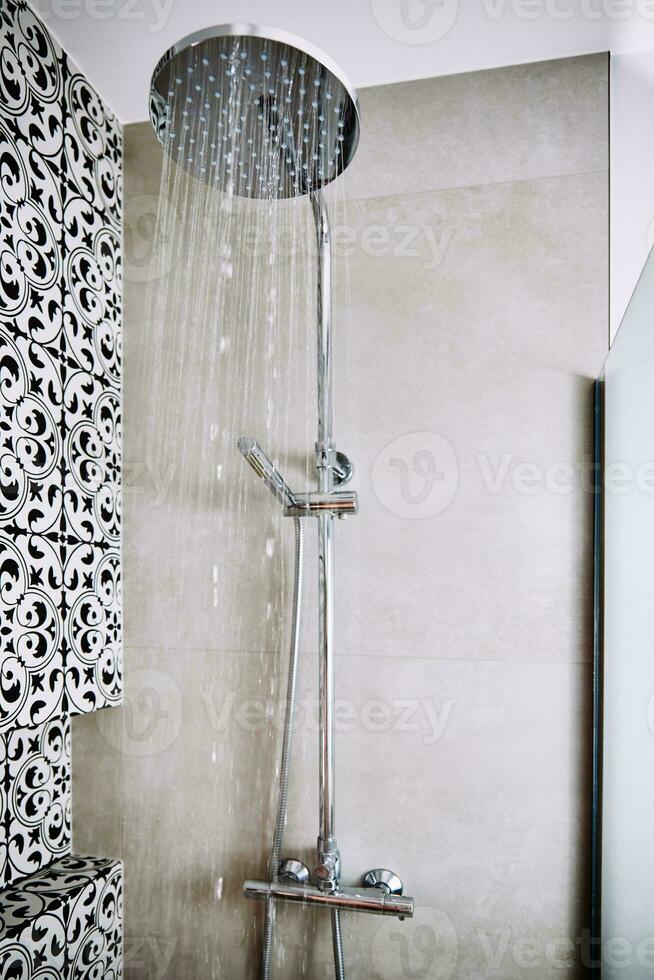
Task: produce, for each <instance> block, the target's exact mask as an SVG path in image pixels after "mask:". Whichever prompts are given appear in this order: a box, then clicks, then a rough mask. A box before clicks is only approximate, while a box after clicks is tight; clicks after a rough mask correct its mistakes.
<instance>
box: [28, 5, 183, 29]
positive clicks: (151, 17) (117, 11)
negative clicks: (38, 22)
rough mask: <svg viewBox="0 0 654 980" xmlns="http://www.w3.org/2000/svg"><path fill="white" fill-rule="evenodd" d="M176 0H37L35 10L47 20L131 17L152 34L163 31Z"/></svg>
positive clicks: (126, 18)
mask: <svg viewBox="0 0 654 980" xmlns="http://www.w3.org/2000/svg"><path fill="white" fill-rule="evenodd" d="M175 2H176V0H35V3H33V4H32V6H33V7H34V11H35V13H37V14H38V16H39V17H40V18H41V19H42V20H44V21H47V20H77V19H78V18H80V17H88V18H90V19H91V20H99V21H100V20H113V19H114V18H115V19H116V20H129V21H141V22H145V24H146V25H147V29H148V31H149V32H150V33H151V34H156V33H158V32H159V31H162V30H163V29H164V27H165V26H166V24H167V23H168V19H169V17H170V14H171V12H172V9H173V7H174V5H175Z"/></svg>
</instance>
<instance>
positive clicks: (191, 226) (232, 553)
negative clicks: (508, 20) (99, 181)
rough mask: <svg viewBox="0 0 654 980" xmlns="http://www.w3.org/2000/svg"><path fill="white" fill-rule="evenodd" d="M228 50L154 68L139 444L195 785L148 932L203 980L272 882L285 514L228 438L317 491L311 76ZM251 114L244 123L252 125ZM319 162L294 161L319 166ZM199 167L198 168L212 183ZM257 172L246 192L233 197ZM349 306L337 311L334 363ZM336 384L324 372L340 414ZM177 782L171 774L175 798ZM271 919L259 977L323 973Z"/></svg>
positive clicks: (297, 915) (309, 781) (288, 539)
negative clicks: (155, 174)
mask: <svg viewBox="0 0 654 980" xmlns="http://www.w3.org/2000/svg"><path fill="white" fill-rule="evenodd" d="M241 42H242V39H238V38H235V39H233V42H232V47H231V50H230V52H229V53H228V54H227V57H226V58H225V59H223V60H225V61H226V68H225V70H224V71H223V72H222V73H221V74H220V75H216V74H213V73H212V72H210V71H203V72H200V73H197V72H194V71H192V70H189V71H188V72H187V73H185V74H184V75H183V76H182V75H179V76H176V77H175V78H174V79H171V87H170V91H169V93H168V105H167V112H166V115H167V118H169V119H177V120H180V119H182V120H185V122H183V124H182V127H181V131H178V132H172V130H171V131H169V132H167V133H166V138H167V139H169V140H171V141H173V143H174V152H173V153H172V154H171V155H169V154H168V153H162V155H161V167H162V169H161V183H160V192H159V199H158V214H157V228H156V241H157V249H156V254H157V256H158V259H157V261H158V268H157V269H156V270H155V272H154V275H153V277H152V282H151V285H150V288H149V290H148V297H147V305H146V315H145V322H144V324H143V325H142V332H143V341H142V350H144V351H145V352H146V356H145V357H143V377H142V388H143V411H144V415H143V417H144V420H145V421H144V423H143V431H142V433H140V435H139V439H140V441H141V442H142V445H143V454H144V458H145V467H146V470H147V472H148V474H149V482H150V485H151V487H152V488H153V494H152V503H151V506H152V513H153V518H152V519H153V521H154V524H155V527H156V528H157V533H158V535H159V536H160V540H161V541H165V547H162V548H161V549H160V550H159V551H158V553H159V554H160V555H163V557H162V558H160V560H159V561H158V562H157V567H156V569H154V573H153V574H154V576H155V579H156V581H154V582H153V583H151V587H152V590H153V594H155V595H159V596H161V595H164V596H165V608H166V613H165V617H164V621H162V622H159V623H155V624H154V626H153V628H154V629H155V631H156V632H157V633H158V635H159V636H161V637H163V638H164V640H163V641H162V646H163V647H164V648H165V650H166V651H167V652H168V659H166V661H165V663H166V665H167V666H166V669H167V670H173V671H174V673H175V677H174V680H175V683H176V684H177V685H178V687H179V688H180V690H181V697H182V701H183V706H184V718H183V724H182V726H181V731H180V733H179V736H178V739H177V743H176V745H175V747H174V753H175V754H174V764H175V765H180V766H184V767H187V768H189V769H190V770H191V776H193V774H195V773H197V779H196V780H195V782H194V780H193V778H191V779H190V781H189V778H188V776H189V774H188V772H187V773H186V779H185V785H186V786H188V785H189V784H190V785H194V786H195V795H194V796H193V798H191V799H188V800H186V818H185V819H186V826H185V827H184V833H183V834H180V835H179V837H178V843H177V845H176V846H177V847H178V848H179V853H178V854H177V855H176V858H175V860H174V862H173V864H174V867H175V869H176V872H175V874H174V875H171V876H170V877H168V878H167V877H166V874H165V872H161V873H160V876H159V882H160V889H161V892H162V893H161V894H160V895H159V897H158V898H157V901H159V902H160V905H161V909H162V916H163V917H164V918H165V919H166V920H167V922H166V923H165V924H164V928H165V930H167V931H168V933H169V934H170V935H174V936H176V937H177V944H178V949H177V952H176V954H175V955H176V956H177V957H179V961H178V966H177V968H176V969H177V973H175V975H186V976H199V975H200V973H198V972H197V971H198V969H199V967H200V966H202V968H203V973H202V975H203V976H207V977H208V976H210V977H216V978H218V977H221V978H223V977H224V978H227V977H229V978H232V977H233V978H236V977H239V978H247V977H252V978H254V977H256V976H257V975H258V969H259V950H260V944H261V926H262V913H263V908H262V907H261V906H259V905H257V904H251V903H247V902H246V901H245V900H244V899H243V898H242V896H241V885H242V882H243V879H244V878H245V877H250V876H265V875H266V873H267V861H268V855H269V849H270V841H271V834H272V827H273V822H274V808H275V804H276V792H277V776H278V772H279V762H280V745H281V724H282V719H283V707H284V705H283V702H284V697H285V689H284V685H285V680H286V670H287V658H288V639H289V627H290V605H289V604H290V601H291V589H292V574H293V569H292V555H293V526H292V522H291V521H290V520H289V519H288V518H284V517H283V516H282V514H281V509H280V507H279V505H278V504H277V503H276V501H275V500H274V499H273V498H272V496H271V495H270V494H269V493H267V492H266V490H265V488H264V487H263V485H262V484H261V483H260V482H259V481H257V480H256V479H255V478H254V477H253V474H252V472H251V471H250V470H249V468H248V467H247V466H246V464H245V463H244V461H243V460H242V458H241V455H240V453H239V452H238V450H237V440H238V438H239V437H240V436H242V435H248V436H253V437H254V438H256V439H257V440H258V441H259V442H260V444H261V445H262V446H263V447H264V449H265V450H266V451H267V453H268V454H269V455H270V456H271V458H272V459H273V460H275V462H276V463H277V464H278V466H279V468H280V470H281V472H282V473H283V474H284V475H285V477H286V479H287V480H288V482H289V483H290V484H291V486H292V487H293V489H294V490H302V491H304V490H307V491H308V490H313V489H314V488H315V485H316V484H315V471H314V456H313V446H314V443H315V440H316V413H317V409H316V399H317V394H316V357H317V354H316V274H317V267H316V254H315V229H314V222H313V216H312V213H311V207H310V203H309V198H308V196H307V195H306V194H303V193H302V179H306V174H307V172H308V170H309V166H308V165H307V166H306V167H305V171H304V174H305V177H304V178H303V176H302V167H303V162H302V161H303V159H304V157H303V143H304V140H305V135H304V134H306V133H307V130H308V128H310V127H313V126H325V125H327V123H326V122H325V120H324V119H322V120H321V119H320V118H318V116H317V115H316V113H315V112H314V113H313V114H312V113H311V111H310V109H311V101H312V98H313V90H314V83H316V84H315V87H318V85H319V84H320V80H319V79H314V78H313V77H309V74H308V73H307V72H306V70H305V69H304V67H303V66H304V64H305V63H306V62H305V61H303V56H300V55H299V52H295V54H293V53H292V52H293V49H291V54H290V55H289V58H288V63H287V64H282V67H283V68H284V71H283V72H280V71H277V72H275V77H274V78H273V80H272V82H271V84H270V86H269V88H268V89H266V88H265V85H266V66H265V64H264V65H263V66H262V65H259V66H257V71H256V72H253V70H252V66H251V65H250V64H249V60H248V57H247V52H246V51H245V49H244V48H243V46H242V43H241ZM205 67H206V66H205ZM253 77H254V78H255V81H252V79H253ZM262 79H263V81H262ZM262 86H263V87H262ZM298 88H302V89H304V90H305V91H306V102H307V109H308V111H307V120H306V121H303V120H302V117H301V116H300V118H299V120H295V121H294V124H293V125H291V124H290V123H285V122H284V121H283V120H282V122H281V123H280V124H278V125H277V126H276V127H273V129H274V132H271V129H270V113H271V111H272V110H273V109H274V111H275V112H276V113H279V114H280V115H282V116H283V110H284V106H285V105H286V104H287V100H289V98H293V99H296V98H297V91H295V90H297V89H298ZM291 92H293V93H294V94H293V95H291V96H290V97H289V93H291ZM263 97H265V98H266V99H267V101H265V104H264V101H263ZM216 104H218V105H219V106H220V113H221V114H222V115H223V117H224V119H225V126H224V128H225V130H226V132H228V134H229V135H228V136H227V137H226V138H225V140H224V141H222V140H221V141H220V142H219V143H211V144H210V143H208V136H207V132H208V130H207V128H206V115H205V110H206V112H207V113H208V112H209V111H210V110H211V111H215V108H214V107H215V105H216ZM186 106H188V109H186V108H185V107H186ZM271 107H272V109H271ZM252 112H256V114H257V121H258V122H259V123H260V125H258V126H254V127H253V126H251V125H250V124H249V122H248V119H250V117H251V114H252ZM185 113H187V114H185ZM248 114H249V115H248ZM262 117H263V118H262ZM239 120H242V123H243V125H242V126H240V125H239ZM228 123H229V124H228ZM338 123H339V118H338V108H337V107H336V111H335V112H334V119H333V120H331V121H330V122H329V126H330V130H329V132H330V135H331V138H332V141H333V145H334V146H335V147H336V149H337V150H338V145H339V144H338ZM219 126H220V124H219ZM334 134H336V136H334ZM314 135H315V134H314ZM314 135H312V136H308V135H307V136H306V140H307V145H310V144H309V140H310V139H311V144H313V143H315V142H316V139H314ZM280 139H283V140H287V141H288V153H289V157H288V159H289V160H291V163H290V164H288V163H287V164H286V169H285V170H284V172H280V154H279V140H280ZM275 140H276V141H277V144H276V145H275ZM318 142H320V138H318ZM328 156H329V155H328V154H327V155H326V156H325V159H324V161H323V160H321V161H318V160H314V161H313V163H312V164H311V166H312V167H313V166H315V167H318V166H325V167H327V168H328V167H329V166H330V161H329V159H328ZM194 157H195V158H196V160H197V167H198V171H197V172H196V176H191V175H189V173H187V172H186V171H185V169H184V168H183V166H180V165H179V164H180V162H182V160H183V159H185V160H186V162H187V163H188V162H189V160H190V159H191V158H194ZM244 160H247V161H248V162H247V163H246V164H245V165H244V162H243V161H244ZM194 166H196V162H195V161H194ZM331 166H332V167H333V166H334V163H333V159H332V164H331ZM202 167H204V168H209V170H210V172H212V173H214V172H215V179H214V180H213V181H209V182H207V178H206V169H205V170H203V171H202V172H201V173H200V169H201V168H202ZM212 168H213V169H212ZM187 169H193V168H191V167H187ZM289 174H290V176H289ZM198 177H199V178H200V179H197V178H198ZM253 181H257V182H258V195H259V196H258V198H257V199H251V198H249V197H248V196H244V195H247V193H248V185H249V186H251V184H252V182H253ZM328 198H329V207H330V213H331V217H332V224H333V226H334V227H335V228H338V227H339V226H342V225H344V224H345V223H346V219H345V198H344V191H343V187H342V181H341V180H338V181H335V182H334V183H333V184H331V185H330V188H329V191H328ZM335 272H336V277H337V284H336V285H337V292H338V293H339V295H341V296H342V295H344V294H345V293H346V286H347V275H346V270H345V267H344V265H343V263H342V262H341V260H340V259H339V260H338V261H337V262H336V269H335ZM344 305H345V304H342V303H339V306H338V307H337V323H336V337H337V347H338V348H339V349H340V353H341V354H342V352H343V339H344V338H343V332H345V331H346V329H347V327H346V325H345V324H344V323H343V319H342V318H341V319H340V320H339V313H338V310H339V309H340V308H341V307H342V306H344ZM341 361H342V358H339V363H340V362H341ZM342 382H343V378H342V377H337V378H336V405H337V406H338V399H337V396H338V388H339V385H340V384H342ZM336 420H337V424H338V407H337V408H336ZM307 538H308V541H307V544H308V555H307V574H306V580H307V596H306V604H305V608H306V615H305V621H304V628H303V631H302V638H301V650H302V652H303V654H304V656H303V658H302V664H301V668H300V684H301V685H302V684H303V682H304V681H305V680H306V677H305V676H303V674H305V671H306V670H311V671H313V672H316V673H317V656H316V650H317V621H316V601H315V599H316V597H315V591H316V587H315V584H314V582H315V540H314V539H315V528H314V527H313V526H312V525H311V526H309V527H308V528H307ZM146 601H147V600H146ZM144 614H145V615H146V617H147V615H148V611H147V610H145V613H144ZM153 615H155V613H153ZM171 653H172V654H173V656H174V659H170V654H171ZM162 662H163V661H162ZM171 664H173V667H171V666H170V665H171ZM313 680H314V679H313V678H312V681H313ZM307 738H310V739H315V740H316V741H317V733H316V732H315V731H311V732H307V730H306V728H303V729H301V730H300V732H299V734H298V740H299V741H300V742H302V741H303V740H305V739H307ZM207 773H210V774H211V780H210V781H207V778H206V774H207ZM175 780H176V776H175V773H174V772H171V773H170V774H169V776H168V781H169V783H170V786H171V792H173V793H174V792H175V791H176V784H175ZM291 783H292V791H293V792H295V793H296V794H300V795H301V797H302V798H308V799H309V800H310V802H311V804H312V805H313V804H314V803H315V806H314V807H313V810H312V812H313V813H314V814H315V816H314V818H313V821H312V822H311V823H310V824H309V825H308V826H307V827H306V834H305V839H304V841H303V846H304V847H305V849H306V851H305V855H304V856H305V857H306V858H307V861H308V863H309V861H310V854H311V853H312V852H313V849H314V847H315V839H316V834H317V829H318V822H317V800H318V781H317V772H316V771H315V769H312V771H310V772H307V771H304V769H303V768H302V769H301V768H300V758H299V752H297V753H296V760H295V764H294V767H293V770H292V775H291ZM146 792H147V787H146ZM292 799H293V797H292ZM207 828H209V830H208V829H207ZM158 832H159V830H158V829H157V830H155V831H154V833H158ZM300 856H303V855H300ZM128 915H129V905H128ZM278 917H279V919H280V920H281V919H282V918H285V919H286V921H287V924H288V930H289V932H290V933H292V941H291V942H287V941H286V940H287V939H288V936H285V937H284V941H278V942H277V944H276V952H275V961H274V962H275V970H274V973H273V976H279V977H312V978H313V980H317V978H318V977H323V976H324V977H329V976H331V975H333V965H332V963H331V959H330V957H329V955H327V958H326V962H320V963H318V962H316V956H317V953H316V952H315V938H316V935H318V934H320V935H321V936H322V938H323V939H324V941H326V942H328V932H329V922H328V918H327V917H325V916H322V918H321V917H320V916H314V915H312V914H310V913H308V912H306V911H302V910H299V911H298V910H295V909H280V910H279V911H278ZM345 939H346V943H347V941H348V935H347V929H346V930H345ZM176 962H177V961H176ZM180 970H181V971H182V973H180V972H179V971H180ZM184 971H186V972H185V974H184Z"/></svg>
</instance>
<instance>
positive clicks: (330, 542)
mask: <svg viewBox="0 0 654 980" xmlns="http://www.w3.org/2000/svg"><path fill="white" fill-rule="evenodd" d="M311 206H312V209H313V217H314V221H315V225H316V244H317V255H318V274H317V299H318V310H317V314H318V345H317V346H318V441H317V443H316V470H317V472H318V490H319V491H320V492H321V493H331V491H332V490H333V489H334V466H335V463H336V448H335V446H334V444H333V442H332V407H333V406H332V242H331V233H330V227H329V215H328V213H327V205H326V203H325V201H324V198H323V196H322V194H321V193H320V191H318V192H316V193H313V194H311ZM318 589H319V599H318V609H319V612H318V617H319V626H318V629H319V647H320V689H319V690H320V693H319V700H320V776H319V778H320V835H319V837H318V864H317V866H316V868H315V871H314V874H315V876H316V878H317V880H318V882H319V886H320V887H321V888H323V889H324V890H326V891H333V890H334V889H336V888H337V887H338V881H339V878H340V874H341V859H340V854H339V850H338V842H337V840H336V829H335V818H336V812H335V811H336V807H335V799H334V798H335V792H334V790H335V739H334V732H335V710H336V695H335V669H334V517H333V515H332V514H320V515H319V517H318ZM331 928H332V944H333V947H334V976H335V980H345V966H344V957H343V941H342V937H341V917H340V912H339V911H338V909H332V910H331Z"/></svg>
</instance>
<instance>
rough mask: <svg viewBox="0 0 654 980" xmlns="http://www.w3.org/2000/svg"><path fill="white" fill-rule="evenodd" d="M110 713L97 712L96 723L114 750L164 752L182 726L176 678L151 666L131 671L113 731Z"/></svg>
mask: <svg viewBox="0 0 654 980" xmlns="http://www.w3.org/2000/svg"><path fill="white" fill-rule="evenodd" d="M111 715H112V712H102V711H100V712H98V716H97V722H98V728H99V730H100V732H101V733H102V735H103V736H104V738H105V739H106V741H107V742H108V743H109V745H111V746H112V748H114V749H116V751H117V752H122V753H123V754H124V755H130V756H137V757H144V756H149V755H157V754H158V753H160V752H165V750H166V749H168V748H170V746H171V745H172V744H173V742H175V740H176V739H177V737H178V735H179V733H180V731H181V727H182V696H181V693H180V690H179V686H178V684H177V681H175V680H174V679H173V678H172V677H171V676H170V674H167V673H166V672H165V671H164V670H158V669H157V668H155V667H141V668H139V669H137V670H131V671H130V672H129V684H128V690H127V693H126V695H125V701H124V704H123V708H122V721H123V723H122V726H121V728H120V730H118V731H117V730H116V728H115V726H114V724H113V719H112V718H111V717H110V716H111Z"/></svg>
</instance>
